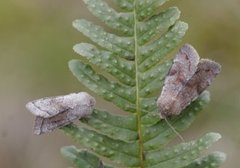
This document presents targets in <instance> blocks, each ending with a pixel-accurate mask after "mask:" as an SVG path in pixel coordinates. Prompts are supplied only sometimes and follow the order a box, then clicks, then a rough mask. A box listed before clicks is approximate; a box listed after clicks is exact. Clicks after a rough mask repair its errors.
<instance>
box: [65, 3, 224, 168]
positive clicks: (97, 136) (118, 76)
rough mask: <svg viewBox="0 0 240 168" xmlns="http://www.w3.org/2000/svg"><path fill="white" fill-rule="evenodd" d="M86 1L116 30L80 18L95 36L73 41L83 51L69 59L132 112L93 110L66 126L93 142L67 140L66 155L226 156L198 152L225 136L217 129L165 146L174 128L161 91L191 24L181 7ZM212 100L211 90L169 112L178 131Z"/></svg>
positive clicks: (99, 90) (174, 159) (182, 160)
mask: <svg viewBox="0 0 240 168" xmlns="http://www.w3.org/2000/svg"><path fill="white" fill-rule="evenodd" d="M83 1H84V2H85V4H86V6H87V7H88V9H89V11H90V12H92V13H93V15H95V16H96V17H98V18H99V19H100V20H101V21H103V22H104V23H105V24H106V26H108V27H109V28H111V29H112V30H113V31H111V32H108V31H106V30H105V29H104V28H102V27H101V26H98V25H96V24H95V23H93V22H91V21H88V20H85V19H79V20H75V21H74V22H73V26H74V27H75V28H76V29H77V30H78V31H80V32H81V33H82V34H84V35H85V36H86V37H88V38H89V39H91V40H92V41H93V44H90V43H79V44H77V45H75V46H74V51H75V52H76V53H77V54H79V55H80V56H81V57H80V59H79V60H71V61H70V62H69V68H70V70H71V71H72V73H73V74H74V76H76V77H77V79H78V80H79V81H80V82H81V83H82V84H83V85H84V86H86V87H87V88H89V89H90V90H91V91H92V92H94V93H96V94H97V95H99V96H101V97H103V98H104V99H105V100H106V101H109V102H112V103H113V104H114V105H116V106H117V107H119V108H121V109H122V110H123V111H124V112H126V114H125V115H119V114H118V115H117V114H115V113H111V112H108V111H106V110H100V109H95V110H94V112H93V114H92V115H91V116H89V117H88V118H85V119H81V120H80V122H81V124H80V125H74V124H72V125H69V126H66V127H64V128H63V130H64V132H65V133H66V134H67V135H70V136H71V137H73V138H74V139H75V140H76V141H77V142H78V143H80V144H81V146H82V147H83V148H85V149H87V150H78V149H76V148H75V147H65V148H63V150H62V151H63V153H64V155H66V156H67V157H68V158H69V159H70V160H72V161H73V162H75V163H76V165H77V166H78V167H79V168H80V167H84V166H85V167H94V166H95V167H99V168H100V167H101V168H102V167H108V166H110V167H121V168H122V167H132V168H133V167H134V168H136V167H139V168H155V167H156V168H159V167H163V168H173V167H174V168H178V167H179V168H180V167H182V168H184V167H185V168H190V167H191V166H192V167H203V166H207V165H212V164H214V166H215V167H218V166H219V165H220V163H222V162H223V160H224V157H221V156H222V155H221V154H219V153H213V154H210V155H208V156H206V157H204V158H201V157H200V156H201V153H202V151H203V150H204V149H206V148H208V147H209V146H210V145H211V144H213V143H214V142H216V141H217V140H218V139H219V138H220V135H219V134H217V133H208V134H206V135H204V136H203V137H202V138H200V139H197V140H194V141H190V142H186V143H181V144H178V145H176V146H173V147H168V148H166V145H167V144H168V143H169V142H170V141H171V140H172V139H173V138H175V137H176V135H175V133H174V131H173V130H172V129H171V128H170V127H169V126H168V124H167V123H166V122H165V121H164V120H160V117H159V114H158V110H157V105H156V99H157V98H156V97H155V93H159V92H160V91H161V88H162V86H163V80H164V77H165V76H166V74H167V72H168V70H169V68H170V66H171V64H172V61H171V59H172V57H173V54H171V52H172V51H173V50H174V49H176V47H177V46H178V45H179V44H180V43H181V41H182V38H183V37H184V35H185V32H186V30H187V29H188V25H187V24H186V23H184V22H182V21H180V20H179V17H180V11H179V10H178V8H176V7H170V8H168V9H166V10H164V11H161V10H160V7H161V6H162V5H163V4H164V3H165V2H167V0H113V2H114V3H115V5H117V6H118V7H119V8H118V9H114V8H112V7H110V5H109V4H108V3H107V2H106V1H104V0H83ZM208 102H209V93H208V92H207V91H206V92H204V93H202V95H201V96H199V98H198V99H197V100H195V101H194V102H192V103H191V105H189V106H188V107H187V108H186V109H185V110H184V111H183V112H182V113H181V115H179V116H176V117H171V118H169V119H168V120H169V122H170V124H171V125H172V126H173V127H174V128H175V129H176V130H177V131H178V132H180V131H183V130H185V129H186V128H188V127H189V126H190V125H191V123H192V122H193V121H194V120H195V118H196V116H197V114H198V113H199V112H200V111H201V110H202V108H203V107H204V106H205V105H206V104H207V103H208ZM100 158H101V159H100ZM91 159H92V160H93V161H92V164H91V163H89V160H91ZM103 161H106V162H107V163H111V164H109V165H105V163H104V162H103ZM99 165H100V166H99Z"/></svg>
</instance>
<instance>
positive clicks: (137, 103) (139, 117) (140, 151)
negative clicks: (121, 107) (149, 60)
mask: <svg viewBox="0 0 240 168" xmlns="http://www.w3.org/2000/svg"><path fill="white" fill-rule="evenodd" d="M136 4H137V3H136V0H135V1H134V43H135V46H134V55H135V70H136V79H135V80H136V114H137V128H138V138H139V158H140V168H144V148H143V138H142V127H141V106H140V100H139V99H140V93H139V74H138V72H139V69H138V55H139V53H138V37H137V21H138V20H137V13H136Z"/></svg>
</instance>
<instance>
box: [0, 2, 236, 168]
mask: <svg viewBox="0 0 240 168" xmlns="http://www.w3.org/2000/svg"><path fill="white" fill-rule="evenodd" d="M168 5H174V6H178V7H179V8H180V10H181V11H182V20H184V21H185V22H187V23H188V24H189V30H188V32H187V34H186V36H185V39H184V42H188V43H191V44H192V45H193V46H194V47H195V48H196V49H197V50H198V52H199V54H200V56H201V57H204V58H210V59H213V60H216V61H217V62H219V63H221V64H222V72H221V74H220V75H219V76H218V77H217V79H216V80H215V81H214V83H213V85H212V86H211V87H210V88H209V90H210V91H211V95H212V96H211V97H212V101H211V103H210V105H209V106H208V107H207V108H206V109H205V110H204V112H203V113H201V114H200V116H199V117H198V119H197V121H196V122H195V123H194V124H193V125H192V126H191V127H190V128H189V129H188V130H187V131H185V132H184V133H183V136H184V138H185V139H186V140H191V139H194V138H197V137H199V136H200V135H202V134H204V133H206V132H210V131H215V132H220V133H221V134H222V136H223V138H222V140H221V141H219V142H218V143H217V144H216V145H214V146H213V147H212V148H211V149H210V150H220V151H224V152H226V153H227V161H226V163H225V164H224V165H223V167H224V168H229V167H231V168H235V167H238V165H240V160H239V159H238V158H239V155H240V131H239V127H240V122H239V118H240V111H239V110H240V75H239V74H240V1H239V0H211V1H209V0H201V1H194V0H181V1H172V2H171V3H168ZM81 17H84V18H88V19H90V20H95V18H94V17H93V16H92V15H91V14H90V13H89V12H88V11H87V10H86V8H85V6H84V4H83V2H82V1H81V0H72V1H67V0H58V1H56V0H36V1H26V0H6V1H4V0H1V1H0V77H1V79H0V80H1V81H0V106H1V108H0V167H5V168H43V167H51V168H61V167H62V168H63V167H67V166H69V165H71V164H70V162H68V161H66V160H65V159H64V158H63V157H62V156H61V154H60V152H59V149H60V147H61V146H64V145H70V144H74V142H72V140H71V139H70V138H69V137H66V136H64V134H63V133H62V132H61V131H55V132H53V133H52V134H47V135H42V136H35V135H33V133H32V126H33V122H34V117H33V116H32V115H31V114H30V113H29V112H28V111H27V110H26V109H25V104H26V103H27V102H28V101H30V100H34V99H37V98H41V97H46V96H53V95H63V94H67V93H71V92H78V91H82V90H85V89H86V88H84V87H83V86H82V85H81V84H80V83H79V82H78V81H77V80H76V79H75V78H74V77H73V76H72V74H71V73H70V71H69V70H68V67H67V62H68V60H70V59H72V58H77V57H78V56H77V55H76V54H75V53H74V52H73V51H72V46H73V45H74V44H75V43H78V42H80V41H88V39H86V38H84V37H83V36H82V35H81V34H80V33H78V32H77V31H76V30H74V29H73V28H72V26H71V22H72V21H73V20H74V19H77V18H81ZM97 23H98V24H100V23H99V21H98V22H97ZM97 102H98V103H97V105H98V106H101V107H104V106H109V104H108V103H105V102H104V101H102V100H100V99H99V98H97ZM111 108H113V106H111ZM108 109H109V107H108Z"/></svg>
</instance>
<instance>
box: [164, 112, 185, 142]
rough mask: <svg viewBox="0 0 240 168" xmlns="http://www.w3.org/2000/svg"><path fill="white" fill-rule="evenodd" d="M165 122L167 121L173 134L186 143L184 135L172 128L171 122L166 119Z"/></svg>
mask: <svg viewBox="0 0 240 168" xmlns="http://www.w3.org/2000/svg"><path fill="white" fill-rule="evenodd" d="M164 120H165V121H166V123H167V125H168V126H169V127H170V128H171V129H172V130H173V132H174V133H175V134H176V135H177V136H178V137H179V138H180V139H181V141H182V142H185V140H184V138H183V137H182V135H181V134H180V133H179V132H177V130H176V129H175V128H174V127H173V126H172V124H170V122H169V121H168V119H167V118H166V117H164Z"/></svg>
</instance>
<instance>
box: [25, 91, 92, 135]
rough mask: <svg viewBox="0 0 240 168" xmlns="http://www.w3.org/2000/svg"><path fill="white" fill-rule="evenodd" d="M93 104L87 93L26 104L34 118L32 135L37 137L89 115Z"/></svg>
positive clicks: (43, 99)
mask: <svg viewBox="0 0 240 168" xmlns="http://www.w3.org/2000/svg"><path fill="white" fill-rule="evenodd" d="M95 103H96V101H95V99H94V98H93V97H92V96H90V95H89V94H88V93H86V92H80V93H72V94H69V95H64V96H57V97H49V98H42V99H38V100H35V101H32V102H29V103H27V105H26V107H27V108H28V109H29V111H31V112H32V113H33V114H34V115H35V116H36V119H35V125H34V133H35V134H38V135H39V134H42V133H46V132H51V131H53V130H54V129H56V128H60V127H63V126H65V125H68V124H70V123H71V122H72V121H73V120H75V119H80V118H82V117H86V116H88V115H90V114H91V113H92V111H93V109H94V106H95Z"/></svg>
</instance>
